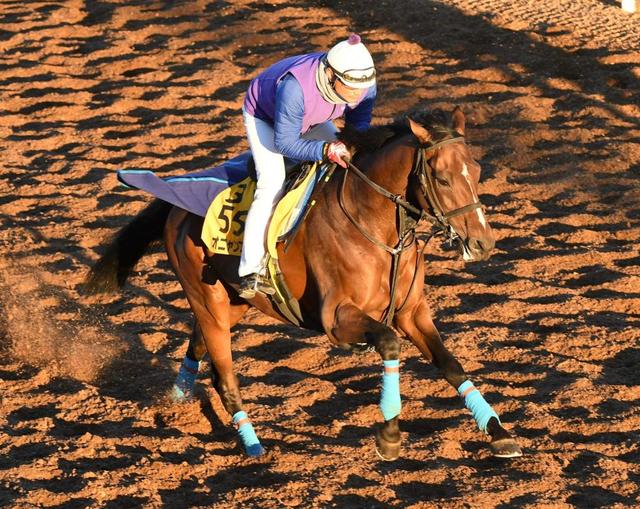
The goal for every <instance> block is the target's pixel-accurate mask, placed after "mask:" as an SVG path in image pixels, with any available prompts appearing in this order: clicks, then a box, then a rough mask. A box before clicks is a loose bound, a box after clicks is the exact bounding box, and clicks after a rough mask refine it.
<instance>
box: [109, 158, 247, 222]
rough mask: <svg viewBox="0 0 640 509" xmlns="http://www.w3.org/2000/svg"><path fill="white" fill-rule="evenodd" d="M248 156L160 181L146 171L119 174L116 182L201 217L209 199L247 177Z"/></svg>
mask: <svg viewBox="0 0 640 509" xmlns="http://www.w3.org/2000/svg"><path fill="white" fill-rule="evenodd" d="M249 163H251V165H253V161H252V160H251V152H243V153H242V154H240V155H239V156H236V157H234V158H233V159H229V160H228V161H226V162H225V163H223V164H221V165H220V166H216V167H215V168H210V169H208V170H202V171H197V172H193V173H186V174H184V175H181V176H179V177H166V178H160V177H158V176H157V175H156V174H155V173H153V172H152V171H149V170H119V171H118V172H117V174H118V180H119V181H120V182H121V183H122V184H124V185H125V186H127V187H130V188H134V189H141V190H143V191H147V192H148V193H151V194H152V195H154V196H155V197H157V198H160V199H161V200H164V201H166V202H169V203H171V204H172V205H175V206H177V207H180V208H182V209H185V210H188V211H189V212H192V213H193V214H196V215H198V216H202V217H205V215H206V214H207V210H208V208H209V205H211V202H212V201H213V199H214V198H215V197H216V196H217V195H218V193H220V191H222V190H224V189H226V188H227V187H229V186H232V185H233V184H236V183H238V182H240V181H241V180H244V179H245V178H247V177H248V176H249V175H250V171H249Z"/></svg>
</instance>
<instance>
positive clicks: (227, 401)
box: [86, 107, 522, 461]
mask: <svg viewBox="0 0 640 509" xmlns="http://www.w3.org/2000/svg"><path fill="white" fill-rule="evenodd" d="M339 137H340V139H342V140H343V141H344V142H345V143H346V144H347V146H348V147H349V148H350V150H351V151H352V152H353V153H354V156H353V160H350V161H349V162H348V166H347V167H346V168H344V169H343V168H341V167H335V171H333V173H332V174H331V177H330V178H329V179H328V181H325V182H323V184H322V185H321V186H318V188H317V189H316V190H315V191H314V195H313V199H314V200H315V206H314V207H313V208H312V209H311V210H310V211H309V213H308V215H307V216H306V219H305V221H304V222H303V224H302V225H301V226H300V228H299V229H298V230H297V232H296V235H295V237H294V238H293V239H292V240H291V242H290V243H289V244H288V245H287V246H286V249H285V247H284V246H283V245H282V244H279V245H278V248H277V250H278V259H279V263H280V268H281V271H282V277H283V278H284V280H285V281H286V283H287V285H288V288H289V290H290V292H291V294H292V295H293V297H294V298H295V299H297V301H298V302H299V306H300V314H301V321H300V324H299V325H300V326H301V327H303V328H306V329H310V330H313V331H318V332H321V333H324V334H326V336H327V337H328V339H329V341H330V342H331V343H332V344H333V345H337V346H340V347H343V348H354V349H355V348H359V347H365V346H366V347H369V348H371V349H375V351H376V352H377V353H378V354H379V355H380V357H381V359H382V363H383V366H384V368H383V373H382V387H381V397H380V403H379V407H380V411H381V413H382V417H383V421H382V422H381V423H380V424H377V425H375V450H376V452H377V454H378V455H379V456H380V457H381V458H382V459H383V460H388V461H392V460H395V459H397V458H398V457H399V456H400V451H401V433H400V426H399V421H400V411H401V405H402V403H401V396H400V386H399V377H400V362H399V361H400V339H401V338H404V339H408V340H409V341H410V342H411V343H413V345H415V346H416V347H417V349H418V350H419V351H420V353H421V354H422V356H423V357H424V358H425V359H427V360H429V361H432V362H433V364H435V366H436V367H437V368H438V370H439V373H440V374H441V375H442V376H443V377H444V378H445V379H446V380H447V382H449V384H451V386H452V387H453V388H454V389H455V390H456V391H457V392H458V394H459V395H460V397H461V398H462V401H463V402H464V404H465V406H466V407H467V409H468V410H469V411H470V412H471V414H472V416H473V418H474V419H475V421H476V423H477V425H478V427H479V429H480V430H481V431H483V432H484V433H485V434H487V435H489V436H490V441H489V448H490V450H491V452H492V453H493V455H494V456H496V457H504V458H510V457H516V456H520V455H522V451H521V449H520V447H519V446H518V444H517V441H516V440H515V438H514V437H512V435H511V434H510V433H509V432H508V431H507V430H506V429H505V428H504V427H503V426H502V423H501V421H500V418H499V417H498V414H497V413H496V412H495V411H494V410H493V408H492V407H491V406H490V405H489V404H488V403H487V402H486V400H485V399H484V397H483V396H482V394H481V393H480V391H479V390H478V389H477V388H476V387H475V386H474V385H473V383H472V382H471V381H470V380H469V379H468V377H467V375H466V374H465V372H464V370H463V368H462V366H461V364H460V363H459V362H458V360H457V359H456V358H455V357H454V356H453V354H452V353H451V352H449V350H448V349H447V348H446V347H445V346H444V344H443V341H442V338H441V335H440V333H439V332H438V330H437V329H436V327H435V325H434V323H433V318H432V314H431V310H430V306H429V304H428V302H427V300H426V297H425V294H424V291H423V287H424V277H425V268H424V263H423V260H424V257H423V254H424V253H423V251H424V248H425V245H426V243H425V242H423V241H420V240H419V239H417V237H416V233H415V229H416V225H417V224H418V222H420V221H421V220H426V221H430V222H431V223H432V225H433V226H434V227H435V228H434V229H433V230H434V231H439V232H441V233H444V234H445V236H446V237H448V238H449V239H450V240H451V241H455V243H456V244H457V246H458V250H459V253H460V254H461V255H462V257H463V259H464V260H465V261H480V260H485V259H487V258H488V257H489V255H490V253H491V251H492V249H493V248H494V245H495V239H494V235H493V231H492V229H491V226H490V224H489V222H488V220H487V218H486V215H485V213H484V210H483V207H482V205H481V203H480V200H479V196H478V185H479V180H480V171H481V168H480V165H479V164H478V163H477V162H476V161H475V160H474V159H473V157H472V156H471V153H470V151H469V147H468V146H467V144H466V141H465V117H464V113H463V112H462V109H461V108H459V107H456V108H455V109H454V110H453V112H452V113H445V112H443V111H440V110H435V111H432V112H425V111H423V112H417V113H413V114H411V115H407V116H405V117H404V118H403V120H402V121H395V122H392V123H390V124H388V125H384V126H377V127H372V128H370V129H369V130H368V131H366V132H362V133H361V132H357V131H354V130H350V129H346V128H345V129H344V130H343V131H342V132H341V133H340V135H339ZM202 227H203V218H202V217H199V216H196V215H194V214H193V213H190V212H187V211H185V210H183V209H181V208H178V207H175V206H171V205H170V204H168V203H166V202H162V201H160V200H157V199H156V200H154V201H152V202H151V204H150V205H149V206H147V208H145V209H144V210H143V211H142V212H140V213H139V214H138V215H137V216H136V217H135V218H134V219H133V220H132V221H131V222H130V223H129V224H128V225H126V226H125V227H123V228H122V229H121V230H120V231H119V233H118V234H116V235H115V237H114V238H113V239H112V240H111V242H110V243H109V245H108V246H107V248H106V250H105V252H104V254H103V255H102V257H101V258H100V259H99V260H98V262H97V263H95V264H94V265H93V267H92V268H91V270H90V272H89V275H88V276H87V279H86V288H87V289H88V290H89V291H93V292H97V291H110V290H115V289H117V288H118V287H122V286H123V285H124V283H125V281H126V279H127V276H128V275H129V273H130V271H131V270H132V269H133V267H134V266H135V264H136V262H137V261H138V260H139V259H140V258H141V257H142V256H143V255H144V253H145V251H146V250H147V248H148V247H149V245H150V244H152V243H153V242H155V241H158V240H159V239H161V238H162V237H163V238H164V246H165V249H166V252H167V255H168V259H169V261H170V263H171V266H172V267H173V270H174V272H175V274H176V276H177V278H178V280H179V282H180V284H181V285H182V288H183V289H184V291H185V293H186V297H187V300H188V302H189V305H190V307H191V309H192V311H193V313H194V315H195V318H196V320H195V325H194V328H193V333H192V336H191V339H190V341H189V346H188V349H187V352H186V355H185V357H184V360H183V363H182V365H181V367H180V370H179V373H178V376H177V378H176V381H175V383H174V386H173V391H174V396H175V398H176V399H184V398H187V397H189V396H190V395H191V391H192V389H193V384H194V382H195V378H196V374H197V372H198V367H199V362H200V360H201V359H203V357H204V356H205V354H206V353H208V354H209V357H210V361H211V362H210V364H211V378H212V382H213V387H214V388H215V390H216V391H217V393H218V395H219V396H220V399H221V401H222V404H223V406H224V408H225V410H226V411H227V412H228V413H229V414H230V415H231V416H232V417H233V419H232V420H233V423H234V424H235V426H236V428H237V433H238V438H239V441H240V442H241V444H242V445H244V449H245V452H246V454H247V455H249V456H259V455H261V454H263V453H264V452H265V450H264V448H263V446H262V444H261V443H260V440H259V438H258V436H257V433H256V431H255V428H254V427H253V425H252V423H251V421H250V419H249V416H248V415H247V413H246V412H245V411H244V410H243V404H242V398H241V393H240V388H239V384H238V379H237V377H236V374H235V373H234V368H233V361H232V348H231V332H230V329H231V328H232V327H233V326H234V325H235V324H236V323H238V322H239V321H240V319H241V318H242V316H243V315H244V314H245V312H246V311H247V310H248V309H249V308H250V307H251V306H253V307H255V308H257V309H258V310H260V311H261V312H263V313H265V314H267V315H269V316H271V317H274V318H276V319H279V320H282V321H285V322H289V323H291V321H290V320H288V319H287V318H286V317H285V316H284V315H283V314H282V313H281V312H279V311H278V309H277V308H276V307H275V306H274V305H273V304H272V301H271V300H270V299H269V297H268V296H267V295H265V294H263V293H257V294H256V295H255V297H253V298H251V299H250V300H244V299H242V298H240V297H239V296H238V291H237V289H238V284H239V277H238V272H237V268H238V262H239V259H238V257H236V256H229V255H220V254H214V253H212V252H210V251H208V249H207V248H206V246H205V245H204V244H203V242H202V240H201V239H200V233H201V230H202Z"/></svg>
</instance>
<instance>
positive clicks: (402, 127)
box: [338, 109, 453, 152]
mask: <svg viewBox="0 0 640 509" xmlns="http://www.w3.org/2000/svg"><path fill="white" fill-rule="evenodd" d="M407 118H411V120H413V121H414V122H417V123H418V124H420V125H421V126H422V127H424V128H425V129H427V131H429V133H430V134H431V135H432V136H433V138H434V140H435V141H440V140H442V139H445V138H447V137H450V136H453V133H452V130H451V128H450V127H449V125H448V118H447V115H446V114H445V113H444V111H442V110H439V109H436V110H433V111H425V110H415V111H412V112H409V113H405V114H403V115H400V116H398V117H396V118H394V119H393V120H392V121H391V122H390V123H389V124H386V125H381V126H373V127H370V128H369V129H368V130H366V131H358V130H357V129H356V128H355V127H353V126H350V125H348V124H347V125H345V127H344V128H343V129H342V130H341V131H340V133H339V134H338V139H339V140H341V141H342V142H344V143H345V144H346V145H347V146H348V147H351V149H352V150H353V151H354V152H373V151H375V150H377V149H379V148H380V147H382V146H384V145H386V144H387V143H389V142H391V141H392V140H395V139H397V138H399V137H400V136H404V135H405V134H409V133H411V128H410V127H409V122H408V121H407Z"/></svg>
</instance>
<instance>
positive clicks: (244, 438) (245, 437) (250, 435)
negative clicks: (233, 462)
mask: <svg viewBox="0 0 640 509" xmlns="http://www.w3.org/2000/svg"><path fill="white" fill-rule="evenodd" d="M233 424H234V425H235V426H236V428H237V429H238V436H239V437H240V441H241V442H242V445H244V450H245V451H247V455H248V456H261V455H262V454H264V448H263V447H262V444H260V440H258V436H257V435H256V432H255V431H254V429H253V426H252V425H251V421H249V417H248V416H247V412H245V411H244V410H240V411H239V412H236V413H235V414H234V415H233Z"/></svg>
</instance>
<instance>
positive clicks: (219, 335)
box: [165, 209, 264, 456]
mask: <svg viewBox="0 0 640 509" xmlns="http://www.w3.org/2000/svg"><path fill="white" fill-rule="evenodd" d="M200 221H201V220H200ZM201 226H202V225H201V222H200V223H199V224H198V223H196V222H195V221H194V220H193V216H190V215H187V214H186V213H185V212H184V211H180V210H179V209H174V211H172V213H171V214H170V215H169V218H168V220H167V225H166V228H165V246H166V249H167V255H168V256H169V261H170V262H171V265H172V266H173V269H174V271H175V273H176V275H177V276H178V279H179V281H180V284H181V285H182V288H183V289H184V291H185V293H186V295H187V300H188V301H189V305H190V306H191V309H192V310H193V313H194V315H195V318H196V321H197V326H196V332H195V336H194V338H195V342H194V343H193V348H194V349H193V351H192V353H193V356H194V357H197V356H198V355H201V354H202V348H201V345H200V343H199V339H198V338H199V337H201V338H202V341H203V342H204V344H205V346H206V350H207V352H208V353H209V357H210V358H211V362H212V364H213V367H214V368H215V369H213V370H212V373H213V383H214V386H215V388H216V390H217V391H218V394H219V395H220V399H221V400H222V404H223V405H224V407H225V409H226V410H227V412H229V413H230V414H231V415H232V416H233V422H234V424H235V425H236V428H237V429H238V435H239V437H240V440H241V441H242V443H243V445H244V447H245V450H246V452H247V454H248V455H249V456H258V455H260V454H263V452H264V449H263V448H262V445H261V444H260V441H259V440H258V438H257V436H256V434H255V432H254V430H253V426H252V425H251V422H250V421H249V418H248V417H247V414H246V412H244V411H243V409H242V398H241V397H240V388H239V385H238V379H237V378H236V376H235V373H234V372H233V360H232V356H231V326H232V325H233V324H235V323H236V322H237V321H238V320H239V317H240V316H242V314H243V313H244V311H246V309H247V308H248V306H247V305H246V304H245V303H243V304H240V305H232V304H231V302H230V299H229V295H228V294H227V291H226V289H225V287H224V285H223V283H222V281H220V280H217V281H211V282H208V281H204V280H203V274H204V273H205V270H204V269H205V267H206V260H205V256H204V252H203V249H202V247H200V246H198V245H196V243H195V242H194V241H193V239H194V238H195V239H198V238H199V234H200V227H201Z"/></svg>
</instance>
